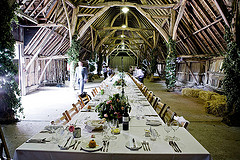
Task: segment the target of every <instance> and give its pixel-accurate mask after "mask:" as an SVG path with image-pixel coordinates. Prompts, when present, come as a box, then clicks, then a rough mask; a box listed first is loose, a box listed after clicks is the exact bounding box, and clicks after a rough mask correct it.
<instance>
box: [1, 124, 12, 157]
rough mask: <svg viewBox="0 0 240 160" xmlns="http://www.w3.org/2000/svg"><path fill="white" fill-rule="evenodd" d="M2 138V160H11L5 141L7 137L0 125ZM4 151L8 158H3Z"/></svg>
mask: <svg viewBox="0 0 240 160" xmlns="http://www.w3.org/2000/svg"><path fill="white" fill-rule="evenodd" d="M0 138H1V142H0V159H7V160H11V157H10V154H9V151H8V148H7V143H6V141H5V137H4V134H3V131H2V126H1V124H0ZM3 151H4V152H5V155H6V157H4V156H3Z"/></svg>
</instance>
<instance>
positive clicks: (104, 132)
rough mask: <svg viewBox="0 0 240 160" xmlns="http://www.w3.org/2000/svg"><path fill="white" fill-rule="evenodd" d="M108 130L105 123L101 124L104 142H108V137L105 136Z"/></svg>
mask: <svg viewBox="0 0 240 160" xmlns="http://www.w3.org/2000/svg"><path fill="white" fill-rule="evenodd" d="M108 130H109V125H108V123H107V122H104V124H103V134H104V136H103V140H104V141H108V140H109V136H108V135H107V133H108Z"/></svg>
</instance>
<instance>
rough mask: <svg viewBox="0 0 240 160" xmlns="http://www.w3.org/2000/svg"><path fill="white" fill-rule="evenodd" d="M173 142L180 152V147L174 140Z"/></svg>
mask: <svg viewBox="0 0 240 160" xmlns="http://www.w3.org/2000/svg"><path fill="white" fill-rule="evenodd" d="M173 144H174V145H175V146H176V148H177V149H178V151H179V152H182V151H181V149H180V148H179V147H178V145H177V143H176V142H173Z"/></svg>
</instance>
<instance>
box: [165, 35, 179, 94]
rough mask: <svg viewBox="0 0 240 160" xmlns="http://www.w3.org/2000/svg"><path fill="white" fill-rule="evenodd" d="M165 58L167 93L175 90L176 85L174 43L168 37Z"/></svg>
mask: <svg viewBox="0 0 240 160" xmlns="http://www.w3.org/2000/svg"><path fill="white" fill-rule="evenodd" d="M167 51H168V53H167V58H166V67H165V72H166V85H167V88H168V90H169V91H171V90H173V89H174V88H175V83H176V57H177V56H176V42H175V41H174V40H173V39H172V38H171V37H170V38H169V41H168V43H167Z"/></svg>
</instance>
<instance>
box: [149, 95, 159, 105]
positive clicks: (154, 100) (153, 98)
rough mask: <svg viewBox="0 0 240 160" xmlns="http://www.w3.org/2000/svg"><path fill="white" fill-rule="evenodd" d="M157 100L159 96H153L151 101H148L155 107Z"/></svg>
mask: <svg viewBox="0 0 240 160" xmlns="http://www.w3.org/2000/svg"><path fill="white" fill-rule="evenodd" d="M158 101H159V98H158V97H156V96H153V97H152V101H151V102H150V101H149V103H150V104H151V105H152V107H153V108H156V106H157V103H158Z"/></svg>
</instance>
